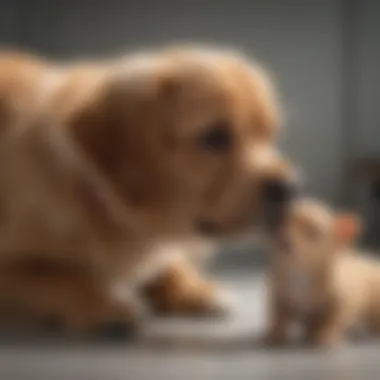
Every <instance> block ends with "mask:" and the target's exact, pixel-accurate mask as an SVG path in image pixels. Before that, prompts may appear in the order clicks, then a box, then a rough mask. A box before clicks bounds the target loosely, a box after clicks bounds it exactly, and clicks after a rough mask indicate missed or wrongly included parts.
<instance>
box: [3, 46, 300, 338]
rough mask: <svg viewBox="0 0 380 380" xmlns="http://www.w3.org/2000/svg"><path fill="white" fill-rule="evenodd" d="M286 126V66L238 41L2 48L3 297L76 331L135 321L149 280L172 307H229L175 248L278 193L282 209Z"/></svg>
mask: <svg viewBox="0 0 380 380" xmlns="http://www.w3.org/2000/svg"><path fill="white" fill-rule="evenodd" d="M278 127H279V123H278V106H277V102H276V96H275V91H274V90H273V89H272V86H271V81H270V80H269V78H268V76H267V74H265V72H264V71H263V70H262V69H261V68H259V67H258V66H257V65H256V64H254V63H251V62H249V61H247V59H246V58H244V57H242V56H241V55H239V54H236V53H231V52H228V51H223V50H215V49H211V48H197V47H179V48H162V49H157V50H154V51H153V50H152V51H148V52H146V53H142V54H140V53H139V54H132V55H129V56H126V57H121V58H119V59H114V60H110V61H107V62H78V63H69V64H65V65H59V64H53V63H50V62H47V61H45V60H42V59H39V58H36V57H31V56H28V55H23V54H16V53H3V54H1V55H0V310H4V311H5V312H8V311H10V310H12V311H13V310H23V311H25V312H26V313H29V314H32V315H35V316H37V317H41V318H44V317H46V316H55V317H57V318H59V319H61V320H62V322H63V324H64V325H66V326H67V327H68V328H69V329H71V330H75V331H88V330H91V329H93V328H94V327H96V326H98V325H99V324H101V323H102V322H103V321H107V320H115V319H118V320H120V321H122V322H123V323H125V324H131V323H132V324H134V323H136V321H139V318H140V317H139V310H140V308H139V300H140V299H139V295H138V294H139V292H138V289H139V288H140V287H142V286H144V285H145V284H148V281H150V284H149V289H148V291H147V292H145V296H146V297H147V298H148V300H149V301H150V303H151V305H152V306H153V308H154V309H155V310H157V311H163V312H168V313H176V312H179V313H203V312H208V311H210V310H214V309H215V308H218V305H219V304H218V301H217V299H216V293H217V292H216V291H215V289H214V287H213V286H212V284H209V283H208V282H207V281H205V280H204V279H202V277H201V276H200V275H199V273H197V270H196V269H195V267H194V266H193V265H192V264H191V263H190V261H188V260H186V259H181V260H175V261H172V259H171V258H170V257H167V256H170V255H167V254H166V251H167V250H166V249H163V247H166V246H171V247H173V246H176V245H177V247H179V248H178V249H179V251H191V249H189V248H188V246H187V243H188V242H189V241H192V239H193V238H194V237H201V238H207V239H209V238H211V240H213V241H214V240H215V239H216V238H218V237H226V236H230V235H231V234H235V233H240V232H243V231H246V230H247V228H248V229H249V228H251V227H252V225H259V224H260V220H262V216H263V215H264V214H265V212H264V214H263V210H265V209H266V207H267V206H271V207H270V209H271V215H272V216H273V215H274V216H275V218H274V219H273V218H271V219H273V220H276V219H278V218H276V215H280V214H281V210H282V209H283V206H284V205H285V204H286V203H287V202H288V200H289V199H290V197H291V194H292V178H293V170H292V167H291V166H290V165H289V164H288V163H287V162H286V161H285V160H284V158H283V157H282V156H281V154H280V152H279V151H278V150H277V146H276V136H277V130H278ZM190 246H191V245H190ZM171 251H172V250H171ZM190 255H192V252H190ZM154 276H157V277H156V282H154V281H153V283H152V279H154Z"/></svg>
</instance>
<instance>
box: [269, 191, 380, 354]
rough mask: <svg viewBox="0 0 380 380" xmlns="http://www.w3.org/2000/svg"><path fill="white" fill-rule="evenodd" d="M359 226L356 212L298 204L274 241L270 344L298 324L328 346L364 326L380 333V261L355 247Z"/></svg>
mask: <svg viewBox="0 0 380 380" xmlns="http://www.w3.org/2000/svg"><path fill="white" fill-rule="evenodd" d="M359 230H360V223H359V221H358V219H357V218H356V217H355V216H354V215H349V214H339V213H336V212H334V211H332V210H331V209H329V208H328V207H327V206H325V205H323V204H321V203H319V202H316V201H314V200H306V199H304V200H302V201H301V200H300V201H297V202H295V204H294V206H292V207H291V210H290V212H289V215H288V217H287V218H286V221H285V223H284V228H283V229H282V231H281V233H280V234H278V235H277V236H276V237H275V238H274V239H273V240H271V243H270V245H271V268H270V271H269V284H270V290H271V292H270V294H271V298H270V305H271V306H270V309H271V320H270V325H269V330H268V333H267V337H266V338H267V342H268V343H271V344H280V343H285V342H286V341H287V340H288V339H289V328H290V326H291V325H292V324H293V323H294V322H298V323H300V324H301V327H302V328H303V330H304V338H305V340H306V342H308V343H311V344H312V345H318V346H323V347H331V346H335V345H337V344H339V343H341V342H342V340H343V338H344V337H345V334H346V332H348V330H350V329H352V328H355V327H359V326H362V325H364V326H365V327H367V328H368V329H369V330H370V331H372V332H374V333H376V334H377V333H380V263H378V262H376V261H375V260H373V259H372V258H368V257H365V256H364V255H362V254H361V253H360V252H358V250H357V249H356V248H355V247H354V241H355V238H356V237H357V235H358V233H359Z"/></svg>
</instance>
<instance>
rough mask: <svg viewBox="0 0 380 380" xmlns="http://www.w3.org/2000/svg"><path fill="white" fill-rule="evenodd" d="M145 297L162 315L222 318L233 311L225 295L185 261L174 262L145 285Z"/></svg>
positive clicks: (183, 259)
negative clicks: (230, 309)
mask: <svg viewBox="0 0 380 380" xmlns="http://www.w3.org/2000/svg"><path fill="white" fill-rule="evenodd" d="M143 295H144V297H145V298H146V300H147V301H148V303H149V304H150V305H151V306H152V309H153V311H154V312H156V313H158V314H174V315H190V316H220V315H225V314H226V313H227V312H228V311H229V305H228V302H227V297H225V294H223V292H221V291H220V289H219V288H218V286H217V285H216V284H214V283H212V282H211V281H208V280H205V279H204V278H203V277H202V275H201V274H200V272H199V271H198V270H197V268H196V267H195V265H193V264H191V263H190V262H189V261H187V260H186V259H185V258H182V259H178V260H176V261H175V262H172V263H170V264H169V265H168V266H167V267H166V268H165V270H164V271H163V272H162V273H161V274H160V275H159V276H158V277H156V278H155V280H154V281H152V282H150V283H149V284H147V285H145V286H144V288H143Z"/></svg>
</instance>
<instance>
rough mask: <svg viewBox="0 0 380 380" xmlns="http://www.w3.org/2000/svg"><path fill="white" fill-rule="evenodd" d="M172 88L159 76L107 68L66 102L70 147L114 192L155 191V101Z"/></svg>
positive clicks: (141, 196) (139, 198)
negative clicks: (110, 71) (70, 103)
mask: <svg viewBox="0 0 380 380" xmlns="http://www.w3.org/2000/svg"><path fill="white" fill-rule="evenodd" d="M174 90H175V86H174V85H173V84H172V82H171V80H169V78H168V80H167V78H166V77H163V76H162V77H161V76H158V75H152V76H149V78H147V77H146V76H144V74H140V76H139V75H137V76H136V77H134V78H129V77H126V76H125V75H124V76H123V75H112V74H110V75H109V77H108V78H105V79H103V80H102V81H101V82H100V83H99V84H98V85H97V86H95V88H94V89H92V90H91V91H89V93H88V96H84V97H82V98H81V99H80V101H79V102H77V104H75V106H73V107H71V108H70V111H69V112H67V115H66V117H65V120H64V122H63V124H64V125H65V127H66V128H67V133H68V135H69V138H70V140H71V141H72V142H73V144H74V145H75V147H76V149H77V150H78V151H79V152H80V153H81V154H82V155H83V156H84V158H85V159H86V160H87V161H88V162H89V163H90V164H92V165H93V166H94V167H95V168H96V170H97V171H98V172H99V173H100V174H101V176H103V177H104V178H105V179H106V180H107V181H108V182H109V183H111V185H112V186H113V188H114V189H115V190H117V191H118V192H119V195H122V196H126V197H128V198H129V199H130V200H131V201H133V202H135V203H140V202H143V201H144V200H146V199H149V200H152V197H153V196H154V197H158V196H159V191H160V189H159V185H160V183H162V182H163V181H160V177H161V176H162V169H161V168H160V164H161V161H162V157H161V158H160V157H159V156H160V155H162V144H160V142H161V141H160V140H161V139H162V135H163V128H162V126H161V125H160V124H163V123H164V122H165V121H164V120H163V119H164V118H165V112H164V109H163V108H164V107H161V105H162V103H163V100H162V98H163V97H170V96H172V93H173V91H174ZM153 192H154V194H153ZM147 193H149V194H147Z"/></svg>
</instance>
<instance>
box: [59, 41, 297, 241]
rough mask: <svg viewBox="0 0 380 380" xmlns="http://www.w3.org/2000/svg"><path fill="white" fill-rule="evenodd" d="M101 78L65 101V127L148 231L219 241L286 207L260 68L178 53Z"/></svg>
mask: <svg viewBox="0 0 380 380" xmlns="http://www.w3.org/2000/svg"><path fill="white" fill-rule="evenodd" d="M100 71H101V72H102V75H99V77H98V78H97V81H96V82H97V83H96V85H94V81H93V88H92V90H91V91H87V92H86V91H84V92H85V94H86V95H85V96H81V97H79V98H80V101H78V100H75V101H71V102H69V103H71V106H70V107H68V110H69V111H68V112H66V113H65V121H64V125H65V126H66V131H67V133H68V134H69V136H70V139H71V140H72V141H73V142H74V143H75V144H76V146H77V147H78V149H79V150H80V151H81V152H82V153H83V155H84V156H85V157H86V158H87V161H88V162H90V163H91V164H93V166H94V167H96V169H97V171H98V173H100V174H101V176H102V178H103V179H104V180H105V181H106V182H107V184H108V185H110V188H112V191H114V192H115V194H117V196H118V198H119V199H121V200H122V201H123V203H124V204H125V205H128V207H129V209H133V210H134V212H135V213H136V214H135V215H136V219H138V220H140V221H142V223H145V226H146V227H147V228H148V230H151V231H161V230H162V231H164V230H165V231H167V232H174V231H189V232H199V231H201V232H203V233H212V234H227V233H230V232H235V231H240V230H242V229H243V228H245V227H247V226H248V225H251V223H252V220H253V219H254V218H256V217H258V215H259V211H260V209H261V206H262V205H264V204H270V205H271V206H272V209H273V208H274V210H275V211H274V213H276V212H277V211H276V210H278V211H280V210H281V209H282V207H283V205H284V204H286V203H287V201H288V199H289V197H290V196H291V194H292V182H291V181H292V175H293V173H292V170H291V167H290V166H289V165H288V164H287V163H286V162H285V161H284V159H283V158H282V157H281V156H280V154H279V152H278V151H277V148H276V135H277V129H278V109H277V105H276V99H275V96H274V93H273V90H272V89H271V85H270V82H269V80H268V78H267V75H266V74H265V73H264V72H263V70H261V69H260V68H259V67H256V66H255V65H251V64H249V63H248V62H247V61H246V60H245V59H243V58H241V57H238V56H237V55H235V54H231V53H227V52H220V51H210V50H207V49H205V50H202V49H193V48H181V49H169V50H165V51H159V52H154V53H151V54H147V55H141V56H140V55H139V56H132V57H128V58H126V59H125V60H124V61H123V62H121V61H120V62H117V63H116V64H114V65H110V66H109V67H108V68H107V69H106V70H104V71H102V70H100ZM77 86H81V85H80V84H79V83H78V84H77ZM272 211H273V210H272Z"/></svg>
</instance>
